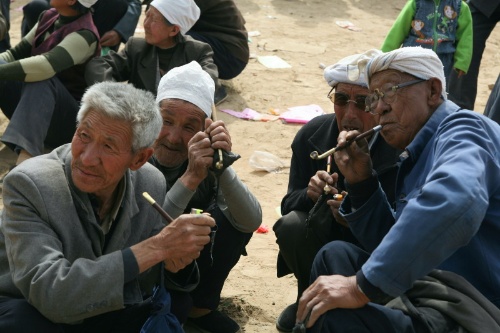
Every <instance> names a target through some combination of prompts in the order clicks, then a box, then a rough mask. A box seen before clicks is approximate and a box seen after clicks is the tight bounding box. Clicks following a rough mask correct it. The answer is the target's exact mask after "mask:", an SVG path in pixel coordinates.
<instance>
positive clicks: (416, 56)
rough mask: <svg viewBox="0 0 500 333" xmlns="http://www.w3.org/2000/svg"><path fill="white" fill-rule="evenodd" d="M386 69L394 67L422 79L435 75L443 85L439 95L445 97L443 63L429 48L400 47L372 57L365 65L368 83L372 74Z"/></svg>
mask: <svg viewBox="0 0 500 333" xmlns="http://www.w3.org/2000/svg"><path fill="white" fill-rule="evenodd" d="M386 69H395V70H398V71H400V72H404V73H408V74H410V75H413V76H415V77H418V78H420V79H424V80H428V79H430V78H433V77H436V78H438V79H439V80H440V81H441V84H442V86H443V91H442V92H441V96H443V99H444V100H446V99H447V96H446V78H445V76H444V70H443V63H442V62H441V60H440V59H439V57H438V56H437V54H436V53H435V52H434V51H432V50H431V49H424V48H422V47H420V46H409V47H402V48H399V49H396V50H394V51H391V52H387V53H383V54H381V55H379V56H377V57H375V58H373V59H372V60H371V61H370V62H369V63H368V66H366V73H367V79H368V84H370V79H371V77H372V76H373V74H375V73H377V72H380V71H383V70H386Z"/></svg>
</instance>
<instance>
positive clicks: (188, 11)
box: [151, 0, 200, 35]
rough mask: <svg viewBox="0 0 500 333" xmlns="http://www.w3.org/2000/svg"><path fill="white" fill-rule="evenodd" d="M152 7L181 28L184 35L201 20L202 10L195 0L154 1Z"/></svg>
mask: <svg viewBox="0 0 500 333" xmlns="http://www.w3.org/2000/svg"><path fill="white" fill-rule="evenodd" d="M151 6H153V7H155V8H156V9H158V11H159V12H160V13H161V14H162V15H163V16H164V17H165V18H166V19H167V21H168V22H170V23H172V24H173V25H177V26H179V28H180V29H181V34H183V35H185V34H186V32H188V31H189V29H191V27H192V26H193V25H194V24H195V23H196V21H198V19H199V18H200V8H198V6H197V5H196V3H195V2H194V1H193V0H153V2H151Z"/></svg>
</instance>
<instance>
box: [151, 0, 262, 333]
mask: <svg viewBox="0 0 500 333" xmlns="http://www.w3.org/2000/svg"><path fill="white" fill-rule="evenodd" d="M153 4H154V2H153ZM214 89H215V88H214V83H213V80H212V79H211V78H210V76H209V75H208V74H207V73H206V72H205V71H203V70H202V68H201V67H200V65H199V64H198V63H196V62H194V61H193V62H191V63H189V64H187V65H184V66H181V67H178V68H174V69H172V70H171V71H169V72H168V73H167V74H166V75H165V76H164V77H163V78H162V79H161V81H160V85H159V87H158V95H157V97H156V100H157V101H158V103H159V105H160V110H161V115H162V117H163V127H162V129H161V131H160V135H159V136H158V139H157V141H156V143H155V147H154V155H153V158H152V159H151V161H150V162H151V163H152V164H153V165H155V166H156V167H157V168H158V169H159V170H160V171H161V172H162V173H163V175H164V176H165V179H166V181H167V191H168V193H167V197H166V201H165V204H164V205H163V208H164V209H165V210H166V211H167V212H168V213H169V214H170V215H171V216H172V217H176V216H178V215H180V214H181V213H183V212H189V211H190V210H191V209H193V208H196V209H202V210H203V211H206V212H208V213H210V215H211V216H212V217H213V218H214V219H215V222H216V224H217V231H216V233H215V238H213V239H212V243H211V244H208V245H207V246H206V247H205V248H204V249H203V251H202V252H201V255H200V258H199V259H198V260H197V262H198V266H199V268H200V284H199V285H198V287H196V289H194V290H193V291H192V292H191V293H190V295H191V298H192V302H193V307H192V309H191V313H190V316H189V317H190V318H189V322H190V323H192V324H194V325H196V326H198V327H200V328H202V329H203V330H205V331H208V332H213V333H234V332H237V331H238V330H239V325H238V324H237V323H236V322H235V321H234V320H233V319H231V318H229V317H228V316H227V315H226V314H224V313H222V312H219V311H217V307H218V305H219V302H220V294H221V291H222V288H223V286H224V283H225V281H226V278H227V276H228V275H229V272H230V271H231V269H232V268H233V267H234V266H235V265H236V263H237V262H238V261H239V259H240V256H241V255H242V254H245V253H246V252H245V246H246V245H247V244H248V242H249V241H250V238H251V237H252V233H253V232H254V231H255V230H256V229H257V228H258V227H259V225H260V224H261V222H262V210H261V207H260V204H259V202H258V201H257V198H255V196H254V195H253V194H252V193H251V192H250V191H249V189H248V188H247V187H246V186H245V185H244V184H243V182H242V181H241V180H240V179H239V178H238V176H237V175H236V173H235V171H234V170H233V168H232V167H231V166H228V167H227V168H226V169H216V168H214V167H213V164H214V154H216V153H217V151H218V150H219V149H222V150H225V151H227V152H230V151H231V136H230V135H229V132H228V130H227V128H226V126H225V124H224V122H222V121H220V120H219V121H215V122H214V121H212V120H211V119H210V116H211V114H212V107H213V96H214V95H213V94H214Z"/></svg>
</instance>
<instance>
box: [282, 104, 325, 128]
mask: <svg viewBox="0 0 500 333" xmlns="http://www.w3.org/2000/svg"><path fill="white" fill-rule="evenodd" d="M322 114H325V111H323V109H322V108H321V107H320V106H319V105H316V104H310V105H304V106H294V107H291V108H288V111H285V112H283V113H282V114H281V115H280V119H282V120H284V121H286V122H287V123H299V124H305V123H307V122H308V121H309V120H311V119H313V118H314V117H317V116H320V115H322Z"/></svg>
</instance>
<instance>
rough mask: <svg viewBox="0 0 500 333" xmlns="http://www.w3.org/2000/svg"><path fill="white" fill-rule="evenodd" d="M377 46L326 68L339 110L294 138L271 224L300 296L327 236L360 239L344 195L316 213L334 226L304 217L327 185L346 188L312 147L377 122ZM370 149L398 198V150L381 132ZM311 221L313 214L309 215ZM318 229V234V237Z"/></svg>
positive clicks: (288, 321) (287, 314)
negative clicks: (371, 105) (343, 205)
mask: <svg viewBox="0 0 500 333" xmlns="http://www.w3.org/2000/svg"><path fill="white" fill-rule="evenodd" d="M380 54H382V52H380V51H378V50H369V51H366V52H364V53H361V54H354V55H351V56H348V57H345V58H343V59H341V60H339V61H338V62H337V63H335V64H333V65H330V66H328V67H326V68H325V70H324V77H325V81H326V82H327V83H328V85H329V86H330V87H331V89H330V92H329V94H328V98H329V99H330V100H331V101H332V102H333V108H334V110H335V113H331V114H327V115H323V116H320V117H317V118H314V119H313V120H311V121H310V122H309V123H307V124H306V125H304V126H303V127H302V128H301V129H300V131H299V132H298V133H297V135H296V136H295V138H294V140H293V143H292V152H293V154H292V161H291V166H290V177H289V181H288V191H287V194H286V195H285V197H284V198H283V200H282V202H281V214H282V215H283V216H282V217H281V218H280V219H279V220H278V221H277V222H276V223H275V224H274V226H273V230H274V232H275V234H276V242H277V243H278V246H279V250H280V252H279V254H278V261H277V275H278V277H282V276H285V275H287V274H290V273H293V274H294V275H295V277H296V278H297V289H298V290H297V301H298V298H299V297H300V296H301V295H302V292H303V291H304V290H305V289H306V288H307V287H308V286H309V278H310V272H311V266H312V263H313V260H314V257H315V255H316V253H317V252H318V251H319V249H320V248H321V247H322V246H323V245H325V244H326V243H327V242H330V241H333V240H338V239H342V240H346V241H350V242H356V241H355V239H354V238H353V237H352V235H351V234H350V232H349V229H348V228H346V227H345V226H343V225H341V224H339V223H344V224H345V221H344V219H343V218H341V216H340V215H339V214H338V207H339V206H340V201H334V200H329V201H328V202H327V203H323V204H320V205H319V206H320V207H323V208H321V209H322V211H323V212H324V215H323V216H322V217H323V218H321V217H317V218H316V221H318V220H320V219H321V220H322V222H323V224H322V225H326V226H330V227H331V228H333V229H327V230H326V231H325V230H324V229H322V228H321V227H319V226H318V225H316V224H313V222H311V223H310V222H308V223H307V224H306V218H307V216H308V214H309V212H310V211H311V210H312V209H313V206H314V205H315V204H316V203H317V202H322V201H323V198H321V199H320V196H321V194H323V193H324V188H325V185H328V186H331V187H332V188H333V191H334V193H337V192H339V193H341V192H343V191H344V190H345V185H344V181H343V179H344V176H343V175H342V174H341V173H340V171H339V169H338V167H337V165H336V164H335V163H332V165H331V168H330V169H331V170H330V172H331V174H329V173H327V171H326V170H327V166H326V164H327V162H326V160H312V159H311V158H310V157H309V154H310V153H311V152H312V151H319V152H320V153H322V152H325V151H327V150H329V149H330V148H332V147H334V146H335V145H336V143H337V138H338V135H339V133H340V132H341V131H343V130H354V129H356V130H358V131H360V132H364V131H366V130H368V129H370V128H372V127H374V126H375V125H376V119H375V117H373V116H372V115H370V114H369V113H367V112H365V99H366V96H367V95H368V93H369V90H368V88H367V83H366V80H365V71H364V68H365V65H366V64H367V62H368V61H369V60H370V59H372V58H373V57H374V56H377V55H380ZM368 140H369V146H370V152H371V155H372V156H373V158H374V164H375V170H376V171H377V172H378V173H379V177H380V181H381V184H382V186H383V188H384V189H385V190H386V191H387V195H388V197H389V198H390V200H393V199H394V191H393V190H392V189H393V188H394V186H395V183H394V180H395V178H396V172H397V168H396V163H397V161H398V156H399V152H400V151H399V150H397V149H394V148H392V147H390V146H388V145H387V143H385V141H384V140H383V139H382V137H380V135H374V136H373V137H371V138H369V139H368ZM309 221H311V220H309ZM317 235H320V236H319V237H318V236H317ZM296 312H297V303H294V304H291V305H289V306H288V307H287V308H285V309H284V310H283V311H282V313H281V314H280V316H279V317H278V319H277V322H276V326H277V328H278V329H279V330H280V331H283V332H291V331H292V329H293V327H294V325H295V314H296Z"/></svg>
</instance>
